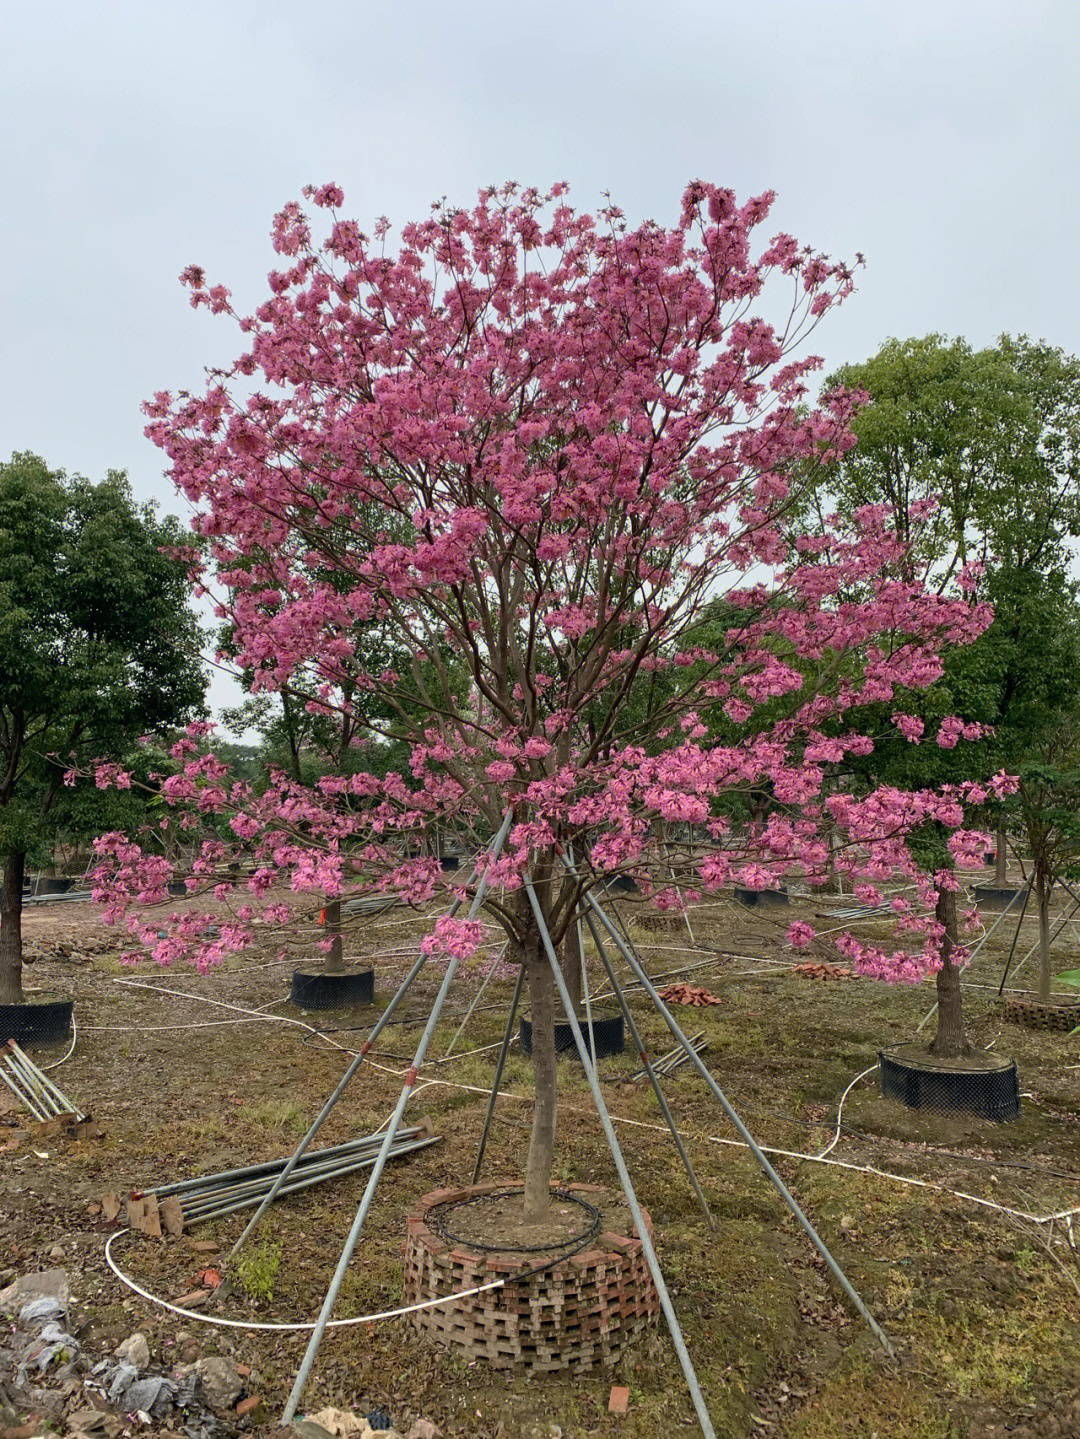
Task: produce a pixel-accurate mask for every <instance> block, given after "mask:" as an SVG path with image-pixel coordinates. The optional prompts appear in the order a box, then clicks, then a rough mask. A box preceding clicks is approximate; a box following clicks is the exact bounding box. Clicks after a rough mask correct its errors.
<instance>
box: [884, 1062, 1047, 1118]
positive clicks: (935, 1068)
mask: <svg viewBox="0 0 1080 1439" xmlns="http://www.w3.org/2000/svg"><path fill="white" fill-rule="evenodd" d="M878 1060H879V1062H880V1065H881V1092H882V1094H883V1095H884V1096H885V1098H886V1099H898V1100H899V1101H900V1103H901V1104H906V1105H907V1107H908V1108H909V1109H929V1110H933V1111H934V1112H935V1113H937V1114H969V1115H975V1116H977V1117H979V1118H981V1119H992V1120H995V1121H996V1122H997V1123H999V1124H1000V1123H1004V1122H1005V1121H1007V1120H1010V1119H1019V1118H1020V1081H1019V1079H1018V1077H1017V1073H1016V1061H1015V1060H1012V1059H1006V1058H1005V1056H1004V1055H1001V1054H991V1053H990V1052H989V1051H987V1050H985V1049H976V1050H973V1051H972V1053H971V1054H966V1055H962V1056H961V1057H960V1058H958V1059H938V1058H937V1057H936V1056H935V1055H933V1054H930V1053H928V1052H927V1050H926V1049H925V1048H924V1047H923V1046H922V1045H919V1044H898V1045H895V1046H893V1047H892V1048H890V1049H883V1050H881V1051H879V1054H878Z"/></svg>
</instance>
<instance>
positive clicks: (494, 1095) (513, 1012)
mask: <svg viewBox="0 0 1080 1439" xmlns="http://www.w3.org/2000/svg"><path fill="white" fill-rule="evenodd" d="M524 983H525V966H524V965H521V966H520V967H519V968H518V977H517V983H516V984H515V985H514V998H513V999H512V1000H511V1002H510V1015H509V1018H508V1019H507V1021H506V1033H505V1034H504V1035H503V1041H502V1048H501V1049H500V1050H499V1062H498V1064H497V1065H496V1066H495V1079H494V1082H493V1083H492V1086H491V1094H490V1096H489V1098H488V1107H487V1113H486V1114H485V1115H484V1128H483V1130H482V1131H481V1134H480V1147H479V1149H478V1150H477V1151H476V1163H475V1165H474V1166H473V1177H472V1182H473V1184H478V1183H479V1181H480V1166H481V1165H482V1164H483V1162H484V1150H485V1149H486V1148H487V1140H488V1130H489V1129H490V1128H491V1116H492V1114H493V1112H494V1110H495V1101H496V1099H498V1097H499V1085H500V1084H501V1083H502V1076H503V1067H504V1066H505V1064H506V1055H507V1051H508V1050H509V1048H510V1042H511V1040H512V1039H513V1037H514V1020H515V1019H516V1018H517V1012H518V1005H519V1004H520V1003H521V991H522V987H523V986H524Z"/></svg>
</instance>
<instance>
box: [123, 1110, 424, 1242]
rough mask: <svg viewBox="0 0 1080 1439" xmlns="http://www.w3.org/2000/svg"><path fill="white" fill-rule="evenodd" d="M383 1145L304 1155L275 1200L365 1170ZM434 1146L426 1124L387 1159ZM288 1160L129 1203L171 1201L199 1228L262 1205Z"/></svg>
mask: <svg viewBox="0 0 1080 1439" xmlns="http://www.w3.org/2000/svg"><path fill="white" fill-rule="evenodd" d="M382 1141H383V1136H382V1135H381V1134H368V1135H365V1137H364V1138H363V1139H350V1140H349V1141H348V1142H347V1143H345V1144H335V1145H333V1146H332V1147H331V1148H330V1149H310V1150H308V1151H307V1153H306V1154H303V1155H301V1157H300V1159H299V1160H298V1161H297V1163H296V1167H295V1168H294V1169H293V1171H292V1173H291V1174H290V1175H289V1178H288V1182H287V1183H285V1184H283V1185H282V1186H281V1188H280V1189H279V1190H278V1192H277V1194H276V1196H275V1199H282V1198H284V1196H285V1195H286V1194H296V1193H297V1192H298V1191H299V1190H301V1189H310V1188H311V1186H312V1185H313V1184H321V1183H322V1181H323V1180H324V1179H337V1178H339V1177H340V1176H341V1175H344V1174H353V1173H355V1172H356V1171H357V1170H360V1169H369V1168H370V1167H371V1166H372V1165H373V1164H374V1163H375V1158H376V1156H377V1154H378V1152H379V1146H380V1145H381V1144H382ZM438 1142H439V1137H438V1136H437V1135H433V1134H432V1132H431V1125H430V1124H426V1125H417V1126H416V1127H415V1128H413V1129H399V1130H398V1132H397V1135H396V1136H395V1139H394V1143H393V1146H392V1147H391V1149H390V1154H389V1158H390V1159H398V1158H400V1157H401V1156H402V1155H404V1154H412V1153H414V1152H415V1151H416V1150H418V1149H426V1148H427V1146H428V1145H429V1144H438ZM291 1157H292V1156H291V1155H286V1156H285V1158H284V1159H268V1160H267V1161H266V1162H265V1163H263V1164H248V1165H245V1166H244V1167H243V1168H240V1169H223V1170H222V1171H221V1172H220V1173H218V1174H203V1175H200V1176H199V1177H198V1178H197V1179H180V1180H178V1181H177V1182H176V1183H175V1184H163V1185H161V1186H159V1187H158V1188H157V1189H147V1190H139V1191H135V1192H133V1193H132V1196H131V1197H132V1199H145V1198H149V1197H150V1196H153V1197H154V1198H155V1199H157V1200H159V1201H160V1200H162V1199H168V1198H170V1197H174V1198H175V1199H176V1200H177V1201H178V1202H179V1205H180V1208H181V1211H182V1213H183V1220H184V1223H185V1224H201V1223H202V1221H203V1220H204V1219H220V1218H221V1217H222V1216H223V1215H226V1214H234V1213H235V1212H236V1211H237V1210H238V1209H248V1208H251V1206H253V1205H256V1204H261V1203H262V1201H263V1200H264V1199H265V1198H266V1196H267V1194H269V1192H270V1190H271V1188H272V1187H273V1183H274V1180H275V1179H277V1177H278V1175H279V1174H280V1173H281V1171H282V1170H283V1169H284V1168H285V1166H286V1164H288V1162H289V1160H290V1158H291Z"/></svg>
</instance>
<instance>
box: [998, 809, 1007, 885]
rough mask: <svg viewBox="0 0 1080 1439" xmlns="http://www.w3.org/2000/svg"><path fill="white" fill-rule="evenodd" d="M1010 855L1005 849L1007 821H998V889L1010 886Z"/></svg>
mask: <svg viewBox="0 0 1080 1439" xmlns="http://www.w3.org/2000/svg"><path fill="white" fill-rule="evenodd" d="M1007 865H1008V853H1007V851H1006V849H1005V821H1004V820H1003V819H1001V820H998V825H997V830H996V831H995V835H994V883H995V885H996V886H997V887H998V889H1004V888H1005V886H1006V884H1008V882H1009V881H1008V873H1007Z"/></svg>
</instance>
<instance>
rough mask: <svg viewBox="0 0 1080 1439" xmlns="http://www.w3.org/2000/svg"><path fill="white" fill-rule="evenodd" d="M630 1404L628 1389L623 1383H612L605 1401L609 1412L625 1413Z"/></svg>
mask: <svg viewBox="0 0 1080 1439" xmlns="http://www.w3.org/2000/svg"><path fill="white" fill-rule="evenodd" d="M629 1404H630V1390H629V1389H627V1387H626V1385H625V1384H613V1385H612V1388H611V1396H610V1398H609V1399H608V1402H607V1412H608V1413H609V1414H625V1413H626V1411H627V1408H628V1407H629Z"/></svg>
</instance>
